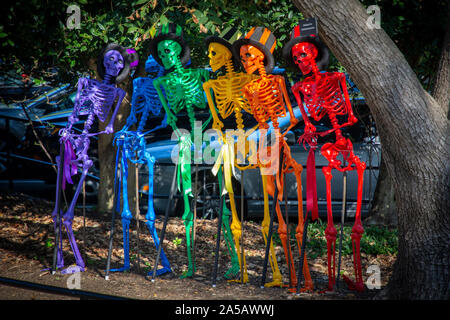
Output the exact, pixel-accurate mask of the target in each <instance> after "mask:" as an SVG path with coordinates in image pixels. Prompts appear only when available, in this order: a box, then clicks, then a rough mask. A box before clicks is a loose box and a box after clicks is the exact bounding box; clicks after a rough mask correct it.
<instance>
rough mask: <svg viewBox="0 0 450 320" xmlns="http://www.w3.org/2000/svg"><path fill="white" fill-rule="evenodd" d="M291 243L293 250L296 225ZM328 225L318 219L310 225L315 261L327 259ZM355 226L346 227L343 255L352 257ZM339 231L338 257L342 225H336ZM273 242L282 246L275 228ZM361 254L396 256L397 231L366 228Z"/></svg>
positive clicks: (309, 248) (309, 250)
mask: <svg viewBox="0 0 450 320" xmlns="http://www.w3.org/2000/svg"><path fill="white" fill-rule="evenodd" d="M289 227H290V233H289V236H290V241H291V246H292V248H294V247H295V248H296V246H297V240H296V238H295V228H296V227H297V225H296V224H293V223H292V224H290V226H289ZM326 227H327V223H326V222H323V221H322V220H320V219H318V220H317V221H315V222H313V223H309V224H308V240H307V247H306V250H307V256H308V258H311V259H315V258H317V257H326V255H327V240H326V239H325V228H326ZM352 227H353V224H350V225H348V226H344V236H343V238H342V255H343V256H344V255H352V254H353V248H352V240H351V233H352ZM335 228H336V230H337V231H338V236H337V240H336V255H337V250H338V248H339V233H340V224H335ZM272 242H273V245H274V246H282V244H281V240H280V236H279V235H278V232H276V230H275V228H274V232H273V233H272ZM360 245H361V250H360V251H361V252H362V253H365V254H371V255H377V254H396V253H397V251H398V237H397V229H389V228H385V227H380V226H364V234H363V237H362V238H361V244H360ZM296 250H297V249H296Z"/></svg>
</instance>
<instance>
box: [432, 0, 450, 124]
mask: <svg viewBox="0 0 450 320" xmlns="http://www.w3.org/2000/svg"><path fill="white" fill-rule="evenodd" d="M433 98H434V99H435V100H436V102H437V103H439V105H440V106H441V107H442V108H443V109H444V112H445V113H447V118H450V113H449V103H450V2H449V3H448V17H447V28H446V31H445V36H444V43H443V44H442V53H441V58H440V60H439V66H438V68H437V72H436V77H435V79H434V88H433Z"/></svg>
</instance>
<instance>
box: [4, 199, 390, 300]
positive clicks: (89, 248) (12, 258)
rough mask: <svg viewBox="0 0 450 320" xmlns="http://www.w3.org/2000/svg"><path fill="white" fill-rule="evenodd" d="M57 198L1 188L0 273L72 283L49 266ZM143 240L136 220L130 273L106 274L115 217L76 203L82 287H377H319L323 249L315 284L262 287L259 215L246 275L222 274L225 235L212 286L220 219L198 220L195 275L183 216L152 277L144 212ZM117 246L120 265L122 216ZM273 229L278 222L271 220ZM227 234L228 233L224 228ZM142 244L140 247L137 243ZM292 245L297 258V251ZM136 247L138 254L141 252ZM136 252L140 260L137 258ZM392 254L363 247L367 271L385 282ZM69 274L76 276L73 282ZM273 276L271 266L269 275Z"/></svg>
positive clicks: (151, 291) (180, 290) (349, 267)
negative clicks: (164, 266) (166, 270)
mask: <svg viewBox="0 0 450 320" xmlns="http://www.w3.org/2000/svg"><path fill="white" fill-rule="evenodd" d="M52 210H53V203H52V202H49V201H45V200H40V199H35V198H30V197H28V196H26V195H23V194H0V277H7V278H13V279H17V280H23V281H30V282H34V283H38V284H46V285H52V286H57V287H61V288H69V289H70V284H71V283H73V281H74V280H73V279H74V278H70V277H71V275H61V274H60V273H59V272H57V273H56V274H54V275H52V274H50V272H49V271H46V270H45V269H46V268H49V267H51V265H52V257H53V243H54V231H53V223H52V218H51V215H50V214H51V212H52ZM139 220H140V221H139V226H140V227H139V241H138V237H137V233H138V232H137V227H136V223H133V224H132V226H131V231H130V232H131V233H130V237H131V241H130V256H131V260H132V269H131V271H130V272H125V273H111V274H110V279H109V280H105V278H104V276H105V269H106V259H107V252H108V240H109V234H110V226H111V218H110V216H109V215H107V214H103V215H101V214H98V213H97V212H95V211H89V210H86V213H85V219H84V218H83V211H82V209H77V210H76V214H75V219H74V222H73V229H74V231H75V237H76V239H77V243H78V247H79V249H80V252H81V253H82V255H83V258H84V261H85V263H86V265H87V270H86V271H85V272H83V273H81V274H80V278H79V280H80V282H79V284H80V286H79V289H80V290H84V291H91V292H97V293H102V294H107V295H114V296H120V297H127V298H131V299H161V300H249V299H250V300H295V299H304V300H330V299H331V300H336V299H338V300H342V299H345V300H349V299H350V300H367V299H377V297H378V296H377V293H379V292H380V290H367V289H366V290H365V292H363V293H355V292H352V291H349V290H348V289H346V285H345V284H344V283H342V284H341V285H340V290H339V291H338V292H334V293H320V291H321V290H323V289H324V288H325V287H326V285H327V281H328V280H327V279H328V277H327V264H326V256H323V257H318V258H316V259H309V260H308V262H309V266H310V271H311V276H312V278H313V281H314V284H315V290H314V292H309V293H302V294H300V295H295V294H291V293H289V292H288V290H287V289H286V288H260V281H261V274H262V269H263V260H264V252H265V245H264V240H263V238H262V234H261V231H260V230H261V227H260V222H253V221H245V222H244V225H243V230H244V241H243V245H244V248H245V253H246V258H247V265H248V275H249V283H247V284H239V283H228V282H227V281H226V280H225V279H224V278H223V275H224V273H225V271H226V270H227V269H228V267H229V261H230V258H229V255H228V254H227V249H226V247H225V242H224V241H222V242H221V251H220V259H219V270H218V279H217V286H216V287H214V288H213V287H212V285H211V276H212V269H213V263H214V250H215V244H216V231H217V220H197V224H196V250H195V259H196V265H197V271H196V274H195V276H194V277H192V278H188V279H180V278H179V276H180V275H181V274H182V273H183V271H185V270H186V269H187V255H186V246H185V233H184V225H183V223H182V220H181V218H175V217H171V218H170V219H169V222H168V225H167V230H166V237H165V240H164V246H163V248H164V251H165V253H166V255H167V256H168V259H169V261H170V263H171V267H172V270H173V272H172V273H171V274H165V275H162V276H160V277H158V278H157V279H156V281H155V282H152V281H151V280H150V278H148V277H146V274H147V272H148V271H150V270H153V263H154V259H155V254H156V250H155V246H154V244H153V240H152V239H151V237H150V235H149V233H148V230H147V229H146V225H145V219H144V216H141V217H140V219H139ZM162 225H163V217H162V216H158V217H157V222H156V226H157V229H158V232H159V231H160V230H161V228H162ZM115 226H116V227H115V236H114V246H113V247H114V248H113V255H112V262H111V267H112V268H117V267H121V266H122V265H121V264H122V263H123V247H122V227H121V221H120V217H118V219H117V220H116V224H115ZM274 230H276V224H275V226H274ZM63 238H64V241H63V247H64V261H65V265H66V267H67V266H70V265H71V264H73V263H74V257H73V253H72V250H71V248H70V244H69V242H68V240H67V236H66V235H65V234H64V233H63ZM222 239H223V236H222ZM138 248H139V249H138ZM294 249H295V246H293V252H294V259H295V260H296V261H297V259H298V251H297V249H295V250H294ZM138 253H139V254H138ZM276 254H277V257H278V258H277V259H278V263H279V267H280V271H281V273H282V275H283V280H284V281H285V283H288V276H287V274H288V272H287V268H286V263H285V259H284V254H283V249H282V247H281V246H277V247H276ZM138 260H139V262H140V263H139V264H138ZM394 260H395V256H389V255H378V256H372V255H366V254H364V253H362V266H363V278H364V281H366V279H367V277H369V275H370V274H366V273H365V270H366V269H367V267H368V266H369V265H372V264H377V265H379V266H380V268H381V286H382V288H383V287H384V286H385V285H386V284H387V281H388V280H389V276H390V274H391V272H392V265H393V262H394ZM342 266H343V267H342V268H343V271H344V272H345V274H346V275H348V276H349V277H350V278H353V264H352V257H351V256H344V257H343V263H342ZM71 281H72V282H71ZM269 281H271V270H270V267H268V272H267V282H269ZM0 299H2V300H11V299H15V300H41V299H43V300H60V299H79V298H78V297H69V296H62V295H57V294H52V293H42V292H38V291H32V290H28V289H20V288H16V287H12V286H6V285H1V284H0Z"/></svg>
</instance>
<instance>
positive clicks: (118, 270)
mask: <svg viewBox="0 0 450 320" xmlns="http://www.w3.org/2000/svg"><path fill="white" fill-rule="evenodd" d="M125 271H130V266H123V267H122V268H116V269H110V270H109V272H125Z"/></svg>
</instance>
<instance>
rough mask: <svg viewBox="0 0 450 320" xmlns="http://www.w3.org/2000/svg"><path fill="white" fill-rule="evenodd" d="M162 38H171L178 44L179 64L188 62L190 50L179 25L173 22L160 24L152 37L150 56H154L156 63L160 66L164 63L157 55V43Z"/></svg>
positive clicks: (162, 39)
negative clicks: (179, 51)
mask: <svg viewBox="0 0 450 320" xmlns="http://www.w3.org/2000/svg"><path fill="white" fill-rule="evenodd" d="M164 40H173V41H176V42H178V43H179V44H180V46H181V53H180V56H179V58H180V61H181V64H182V65H183V66H185V65H186V63H188V61H189V56H190V54H191V50H190V48H189V46H188V45H187V43H186V41H185V40H184V37H183V30H182V29H181V27H180V26H179V25H177V24H175V23H167V24H163V25H162V26H160V27H159V29H158V32H157V33H156V36H155V37H154V38H153V40H152V42H151V44H150V52H151V54H152V56H153V57H154V58H155V60H156V62H158V64H159V65H161V66H163V65H164V64H163V63H162V61H161V59H160V58H159V55H158V43H160V42H161V41H164Z"/></svg>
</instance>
